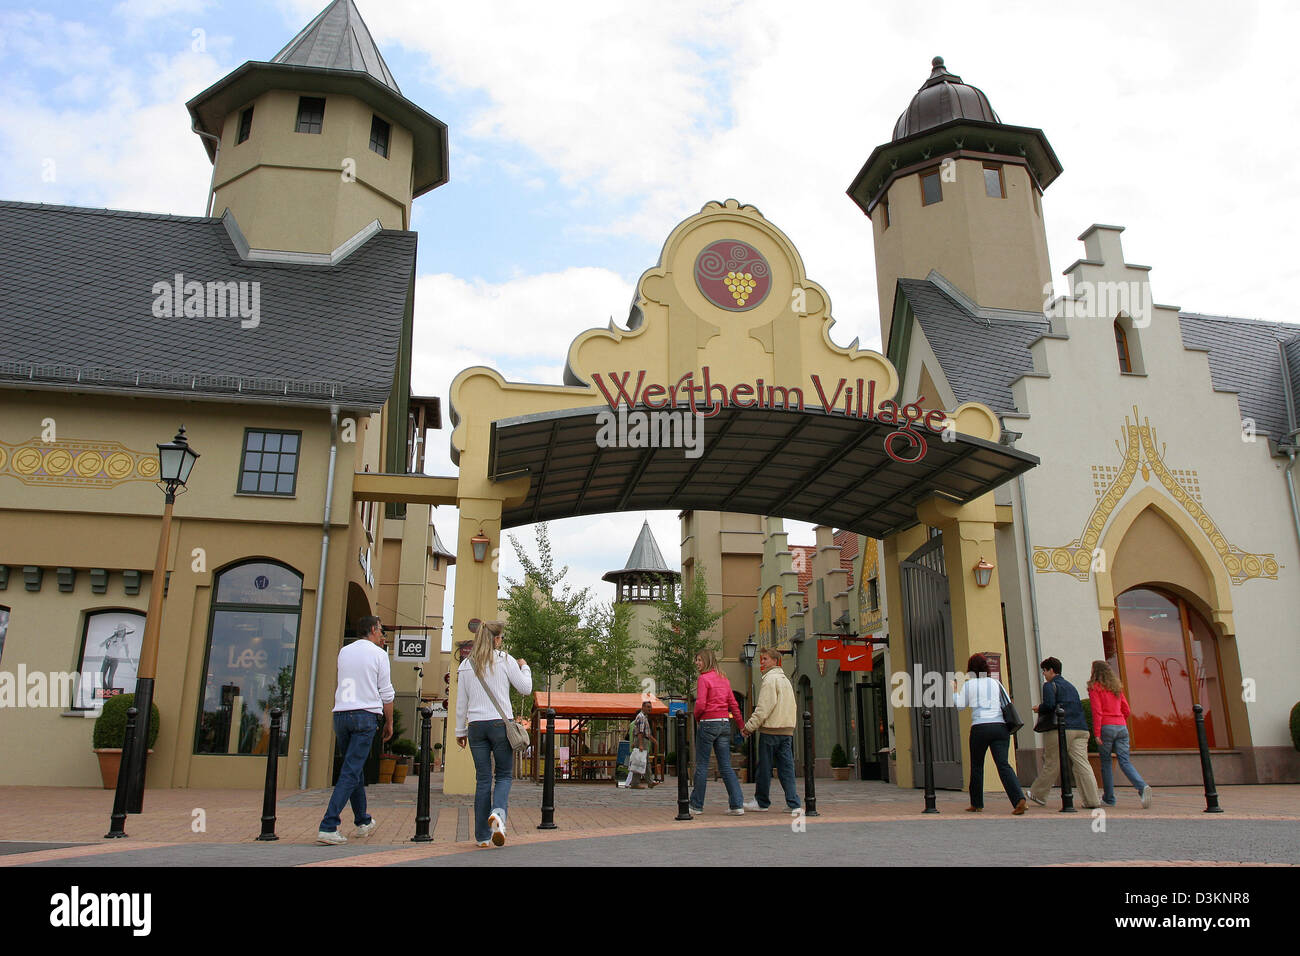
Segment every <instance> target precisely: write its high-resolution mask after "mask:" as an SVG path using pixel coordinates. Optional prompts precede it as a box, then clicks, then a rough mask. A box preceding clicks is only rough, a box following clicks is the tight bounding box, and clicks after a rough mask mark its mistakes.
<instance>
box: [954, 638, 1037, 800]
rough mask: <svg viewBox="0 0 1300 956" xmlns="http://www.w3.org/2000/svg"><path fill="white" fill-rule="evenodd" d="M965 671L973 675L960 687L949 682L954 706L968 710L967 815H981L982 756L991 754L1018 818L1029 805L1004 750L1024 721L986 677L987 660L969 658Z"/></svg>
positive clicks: (979, 656) (999, 686)
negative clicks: (968, 801)
mask: <svg viewBox="0 0 1300 956" xmlns="http://www.w3.org/2000/svg"><path fill="white" fill-rule="evenodd" d="M966 671H967V673H968V674H972V675H974V676H973V677H972V678H971V679H970V680H968V681H966V683H964V684H962V685H961V687H960V688H958V686H957V682H956V681H953V682H952V703H953V706H954V707H969V708H970V709H971V725H970V806H969V807H967V808H966V812H967V813H983V812H984V755H985V754H987V753H988V752H989V751H992V752H993V763H994V765H995V766H996V767H997V768H998V777H1000V778H1001V780H1002V789H1003V790H1005V791H1006V794H1007V799H1008V800H1010V801H1011V812H1012V814H1013V815H1015V816H1020V815H1021V814H1022V813H1024V812H1025V807H1026V806H1027V805H1028V804H1027V803H1026V801H1025V794H1024V791H1023V790H1021V788H1020V780H1019V778H1017V777H1016V772H1015V771H1014V770H1012V769H1011V762H1010V761H1009V760H1008V759H1007V751H1008V749H1009V748H1010V745H1011V735H1012V734H1013V733H1015V731H1017V730H1019V729H1020V728H1021V727H1023V726H1024V722H1023V721H1021V719H1020V715H1019V714H1018V713H1017V712H1016V705H1015V704H1013V703H1011V696H1010V695H1009V694H1008V693H1007V691H1006V688H1005V687H1003V686H1002V682H1001V681H996V680H994V679H993V678H992V677H990V676H989V664H988V659H987V658H985V656H984V655H983V654H974V655H972V656H971V659H970V660H969V661H967V662H966ZM1004 701H1005V703H1004ZM1013 725H1014V726H1013Z"/></svg>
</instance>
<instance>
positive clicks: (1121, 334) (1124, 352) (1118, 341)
mask: <svg viewBox="0 0 1300 956" xmlns="http://www.w3.org/2000/svg"><path fill="white" fill-rule="evenodd" d="M1115 351H1116V352H1118V353H1119V370H1120V371H1121V372H1131V371H1133V360H1132V358H1131V357H1130V355H1129V351H1128V333H1127V332H1125V331H1124V326H1122V325H1120V324H1119V319H1116V320H1115Z"/></svg>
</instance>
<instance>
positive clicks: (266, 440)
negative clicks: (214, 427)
mask: <svg viewBox="0 0 1300 956" xmlns="http://www.w3.org/2000/svg"><path fill="white" fill-rule="evenodd" d="M301 439H302V432H281V431H265V430H262V429H254V428H249V429H245V431H244V453H243V456H242V457H241V459H240V462H241V463H240V472H239V493H240V494H242V495H282V496H286V497H287V496H291V495H293V493H294V490H295V488H296V487H297V481H298V449H299V442H300V441H301Z"/></svg>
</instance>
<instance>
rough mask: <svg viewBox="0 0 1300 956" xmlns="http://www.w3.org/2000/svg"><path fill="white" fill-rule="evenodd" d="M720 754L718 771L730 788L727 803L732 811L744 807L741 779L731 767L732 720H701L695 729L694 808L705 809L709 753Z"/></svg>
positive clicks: (692, 794) (692, 797) (692, 801)
mask: <svg viewBox="0 0 1300 956" xmlns="http://www.w3.org/2000/svg"><path fill="white" fill-rule="evenodd" d="M710 751H712V752H714V753H716V754H717V755H718V770H719V772H720V773H721V774H722V782H723V783H724V784H725V785H726V787H727V803H728V805H729V807H730V809H732V810H742V809H744V806H745V795H744V794H743V793H741V792H740V778H739V777H737V776H736V771H735V770H733V769H732V767H731V721H730V720H701V721H700V722H699V723H698V724H697V725H696V728H695V789H694V790H692V791H691V807H692V809H695V810H703V809H704V788H705V787H706V786H707V785H708V782H709V753H710Z"/></svg>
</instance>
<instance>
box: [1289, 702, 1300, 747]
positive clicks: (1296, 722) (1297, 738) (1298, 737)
mask: <svg viewBox="0 0 1300 956" xmlns="http://www.w3.org/2000/svg"><path fill="white" fill-rule="evenodd" d="M1291 743H1293V744H1295V749H1296V750H1300V704H1296V705H1295V706H1294V707H1292V708H1291Z"/></svg>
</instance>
